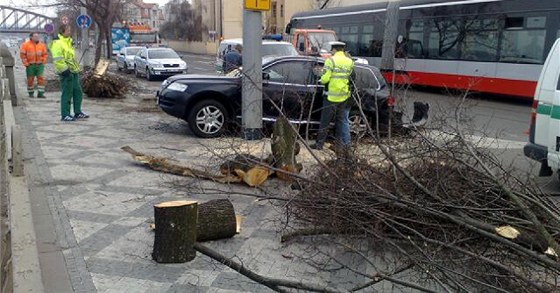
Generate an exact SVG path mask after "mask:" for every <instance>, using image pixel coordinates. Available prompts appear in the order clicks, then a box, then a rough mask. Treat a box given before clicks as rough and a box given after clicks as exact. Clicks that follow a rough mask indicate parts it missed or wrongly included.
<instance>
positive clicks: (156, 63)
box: [150, 62, 162, 67]
mask: <svg viewBox="0 0 560 293" xmlns="http://www.w3.org/2000/svg"><path fill="white" fill-rule="evenodd" d="M150 65H152V67H161V66H162V65H161V63H159V62H150Z"/></svg>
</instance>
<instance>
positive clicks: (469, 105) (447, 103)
mask: <svg viewBox="0 0 560 293" xmlns="http://www.w3.org/2000/svg"><path fill="white" fill-rule="evenodd" d="M182 55H183V56H184V58H183V59H184V60H185V61H186V62H187V64H188V66H189V74H209V75H215V74H216V71H215V69H214V65H215V57H213V56H206V55H196V54H187V53H183V54H182ZM123 74H124V73H123ZM130 76H131V78H135V77H134V75H133V74H131V75H130ZM161 82H162V80H158V81H151V82H149V81H147V80H145V79H142V83H143V85H145V86H146V87H147V88H151V89H153V90H154V92H155V91H156V90H157V89H158V88H159V86H160V84H161ZM397 101H398V103H399V104H398V106H400V107H401V108H404V109H405V110H404V111H405V113H412V105H413V102H414V101H423V102H427V103H429V104H430V116H431V117H430V120H431V121H430V124H431V125H435V124H438V123H452V122H453V121H452V119H450V118H453V117H454V114H455V109H457V107H458V106H459V104H460V103H461V101H462V97H460V96H457V95H454V94H451V93H448V92H446V91H445V90H427V89H417V90H409V91H406V92H401V93H400V94H399V95H398V96H397ZM462 106H463V108H462V109H463V112H462V113H463V115H464V116H465V117H468V118H469V119H467V120H468V121H467V122H465V123H464V125H462V126H463V127H464V128H465V129H468V130H469V132H470V133H472V134H473V139H475V140H476V139H478V138H479V137H489V138H490V139H488V141H489V143H487V144H485V145H487V146H488V148H489V149H491V150H492V151H493V152H495V153H496V154H497V155H498V157H499V158H500V159H501V160H502V161H503V162H504V164H506V165H511V166H513V167H515V168H516V169H517V170H518V172H519V174H521V176H522V177H525V176H527V177H531V178H535V179H536V180H538V182H540V184H541V185H542V186H544V187H545V190H546V191H547V192H550V193H560V183H559V181H558V179H557V176H556V175H554V176H553V177H547V178H537V176H536V175H537V174H538V166H537V164H535V162H533V161H531V160H529V159H527V158H526V157H525V156H524V155H523V146H524V145H525V143H526V142H527V140H528V134H527V131H528V129H529V115H530V112H531V102H530V101H527V100H519V99H514V98H508V97H496V96H487V95H472V96H470V97H468V98H467V99H466V100H465V102H464V103H463V104H462ZM444 118H445V119H444ZM405 119H406V118H405ZM442 121H445V122H442Z"/></svg>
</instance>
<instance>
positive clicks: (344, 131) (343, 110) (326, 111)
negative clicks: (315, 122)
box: [317, 98, 350, 146]
mask: <svg viewBox="0 0 560 293" xmlns="http://www.w3.org/2000/svg"><path fill="white" fill-rule="evenodd" d="M349 115H350V106H349V105H348V103H347V102H342V103H333V102H329V100H327V98H325V99H324V100H323V110H322V111H321V124H320V125H319V132H318V133H317V146H323V145H324V144H325V140H326V139H327V134H328V130H329V124H330V123H331V121H332V119H333V117H335V118H336V120H335V127H336V140H337V143H338V144H340V145H341V146H350V121H349V120H348V116H349Z"/></svg>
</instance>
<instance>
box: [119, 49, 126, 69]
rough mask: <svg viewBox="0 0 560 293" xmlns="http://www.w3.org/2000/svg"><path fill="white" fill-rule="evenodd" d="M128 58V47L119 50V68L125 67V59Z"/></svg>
mask: <svg viewBox="0 0 560 293" xmlns="http://www.w3.org/2000/svg"><path fill="white" fill-rule="evenodd" d="M125 59H126V49H125V48H122V49H121V50H120V51H119V55H118V56H117V66H118V67H119V68H123V67H124V61H125Z"/></svg>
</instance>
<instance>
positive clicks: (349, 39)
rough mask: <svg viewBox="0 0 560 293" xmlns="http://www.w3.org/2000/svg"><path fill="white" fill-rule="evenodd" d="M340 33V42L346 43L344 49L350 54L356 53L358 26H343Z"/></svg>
mask: <svg viewBox="0 0 560 293" xmlns="http://www.w3.org/2000/svg"><path fill="white" fill-rule="evenodd" d="M341 31H342V33H341V34H340V35H339V36H338V37H339V38H340V40H341V41H342V42H345V43H346V50H347V51H348V52H349V53H350V54H351V55H357V53H358V26H357V25H352V26H343V27H342V29H341Z"/></svg>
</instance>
